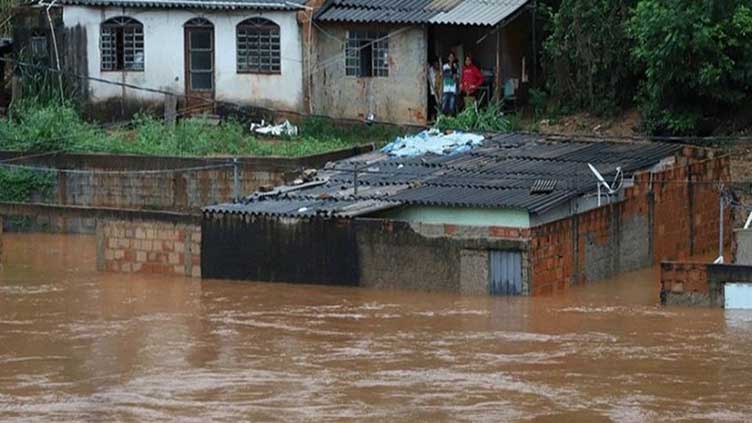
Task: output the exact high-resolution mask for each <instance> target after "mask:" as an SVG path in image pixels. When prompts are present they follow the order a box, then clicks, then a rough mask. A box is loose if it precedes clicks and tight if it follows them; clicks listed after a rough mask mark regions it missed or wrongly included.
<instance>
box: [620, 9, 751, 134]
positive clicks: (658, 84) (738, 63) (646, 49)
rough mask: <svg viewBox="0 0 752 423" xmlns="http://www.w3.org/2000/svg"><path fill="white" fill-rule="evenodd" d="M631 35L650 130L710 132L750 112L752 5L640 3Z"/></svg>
mask: <svg viewBox="0 0 752 423" xmlns="http://www.w3.org/2000/svg"><path fill="white" fill-rule="evenodd" d="M629 33H630V35H631V36H632V37H633V39H634V41H635V45H634V48H633V49H632V55H633V57H634V58H635V59H636V61H637V63H638V65H639V66H641V67H642V69H643V70H644V79H643V81H642V84H641V89H640V94H639V103H640V107H641V109H642V113H643V118H644V121H645V125H646V129H647V130H649V131H650V132H653V133H658V134H679V135H688V134H698V133H706V132H709V131H712V130H713V129H714V128H715V127H717V126H718V125H719V124H720V122H722V121H723V120H724V119H727V118H729V117H730V116H731V115H732V114H733V113H735V112H736V111H738V110H739V109H740V108H744V107H749V106H750V104H751V101H750V94H752V91H751V89H752V0H640V1H639V3H638V4H637V6H636V8H635V10H634V13H633V15H632V17H631V19H630V21H629Z"/></svg>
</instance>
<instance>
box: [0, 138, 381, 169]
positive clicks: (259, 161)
mask: <svg viewBox="0 0 752 423" xmlns="http://www.w3.org/2000/svg"><path fill="white" fill-rule="evenodd" d="M291 142H294V141H291ZM373 150H374V146H373V145H372V144H367V145H360V146H354V147H349V148H343V149H340V150H334V151H329V152H326V153H321V154H314V155H310V156H303V157H282V156H239V157H238V161H239V162H240V166H241V169H242V170H244V171H270V170H272V171H275V170H276V171H280V170H281V171H284V170H288V171H289V170H296V169H299V168H301V167H322V166H323V165H325V164H326V163H327V162H331V161H336V160H341V159H346V158H348V157H352V156H355V155H358V154H363V153H368V152H370V151H373ZM28 155H29V154H28V153H25V152H20V151H7V150H5V151H1V150H0V161H3V160H9V159H13V164H16V165H44V166H46V167H51V168H56V169H78V170H86V169H99V170H154V169H179V168H187V167H199V166H207V165H216V164H224V163H227V162H228V160H231V159H232V158H233V156H231V155H228V156H227V157H177V156H149V155H140V154H107V153H59V154H49V155H33V156H30V157H28V158H24V157H25V156H28Z"/></svg>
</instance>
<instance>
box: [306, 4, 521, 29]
mask: <svg viewBox="0 0 752 423" xmlns="http://www.w3.org/2000/svg"><path fill="white" fill-rule="evenodd" d="M528 1H529V0H404V1H400V0H382V1H368V0H331V1H329V2H327V3H326V4H325V5H324V7H323V8H322V9H321V11H320V12H319V14H318V16H317V19H318V20H320V21H324V22H358V23H371V22H379V23H393V24H446V25H482V26H489V25H496V24H498V23H499V22H501V21H503V20H504V19H506V18H508V17H510V16H512V15H513V14H514V13H515V12H517V11H518V10H520V9H521V8H522V7H523V6H524V5H525V4H526V3H528Z"/></svg>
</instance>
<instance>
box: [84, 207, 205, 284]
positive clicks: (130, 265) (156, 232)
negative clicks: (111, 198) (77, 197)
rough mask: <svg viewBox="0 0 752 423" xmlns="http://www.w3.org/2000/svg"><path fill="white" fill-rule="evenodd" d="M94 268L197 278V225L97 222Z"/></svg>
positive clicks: (199, 255) (199, 267)
mask: <svg viewBox="0 0 752 423" xmlns="http://www.w3.org/2000/svg"><path fill="white" fill-rule="evenodd" d="M97 268H98V269H99V270H100V271H107V272H115V273H155V274H168V275H177V276H188V277H194V278H200V277H201V227H200V226H199V225H197V224H185V223H172V222H150V221H126V220H107V221H101V222H99V224H98V225H97Z"/></svg>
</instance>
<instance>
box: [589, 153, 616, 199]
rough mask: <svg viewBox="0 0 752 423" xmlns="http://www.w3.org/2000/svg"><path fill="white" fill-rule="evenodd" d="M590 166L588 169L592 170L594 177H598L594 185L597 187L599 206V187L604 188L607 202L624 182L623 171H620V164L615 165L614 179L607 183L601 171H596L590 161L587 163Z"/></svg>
mask: <svg viewBox="0 0 752 423" xmlns="http://www.w3.org/2000/svg"><path fill="white" fill-rule="evenodd" d="M587 165H588V167H589V168H590V171H591V172H593V174H594V175H595V177H596V178H597V179H598V184H597V185H596V186H597V187H598V207H600V206H601V187H603V188H605V189H606V197H607V198H608V202H609V203H610V202H611V196H612V195H614V194H616V193H618V192H619V190H620V189H621V187H622V185H623V184H624V173H623V172H622V171H621V166H617V167H616V176H614V181H613V182H612V183H611V184H610V185H609V183H608V182H606V179H605V178H604V177H603V175H601V173H600V172H599V171H598V169H596V168H595V166H593V165H591V164H590V163H588V164H587Z"/></svg>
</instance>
